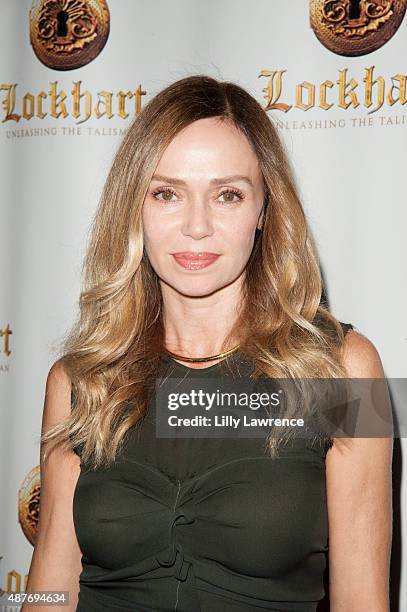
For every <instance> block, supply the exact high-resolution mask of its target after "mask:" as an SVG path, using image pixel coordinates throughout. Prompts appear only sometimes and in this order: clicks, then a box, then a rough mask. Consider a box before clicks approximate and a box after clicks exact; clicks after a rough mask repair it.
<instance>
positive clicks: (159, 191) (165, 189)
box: [152, 187, 245, 204]
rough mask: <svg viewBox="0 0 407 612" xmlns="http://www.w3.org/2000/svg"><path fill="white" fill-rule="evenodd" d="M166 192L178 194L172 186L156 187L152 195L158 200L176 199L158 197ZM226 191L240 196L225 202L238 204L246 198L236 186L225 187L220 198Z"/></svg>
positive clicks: (219, 195) (169, 201)
mask: <svg viewBox="0 0 407 612" xmlns="http://www.w3.org/2000/svg"><path fill="white" fill-rule="evenodd" d="M162 193H165V194H171V195H175V196H176V195H177V193H176V192H175V191H174V190H173V189H172V188H171V187H159V188H157V189H155V190H154V191H153V192H152V196H153V197H154V198H155V199H156V200H157V201H158V202H168V203H171V202H173V201H174V200H166V199H162V198H158V197H157V196H158V195H160V194H162ZM226 193H232V194H234V195H236V196H237V197H238V200H229V201H225V202H222V203H223V204H236V203H237V202H239V201H241V200H244V197H245V196H244V194H243V192H242V191H240V189H236V188H235V187H228V189H224V190H223V191H221V192H220V193H219V194H218V198H220V197H221V196H223V195H224V194H226Z"/></svg>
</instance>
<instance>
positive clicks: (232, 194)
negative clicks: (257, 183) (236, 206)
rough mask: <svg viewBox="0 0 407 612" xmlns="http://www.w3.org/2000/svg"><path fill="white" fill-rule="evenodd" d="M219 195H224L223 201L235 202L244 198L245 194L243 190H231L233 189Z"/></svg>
mask: <svg viewBox="0 0 407 612" xmlns="http://www.w3.org/2000/svg"><path fill="white" fill-rule="evenodd" d="M219 197H220V198H221V197H224V198H225V199H224V200H223V201H224V202H226V203H227V204H233V203H234V202H239V201H240V200H243V194H242V192H241V191H231V190H227V191H223V192H222V193H221V194H220V195H219ZM235 198H237V199H235Z"/></svg>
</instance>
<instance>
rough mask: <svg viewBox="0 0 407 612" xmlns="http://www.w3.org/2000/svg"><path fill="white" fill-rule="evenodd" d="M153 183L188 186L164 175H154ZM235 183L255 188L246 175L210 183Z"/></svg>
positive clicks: (224, 178)
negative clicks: (241, 182)
mask: <svg viewBox="0 0 407 612" xmlns="http://www.w3.org/2000/svg"><path fill="white" fill-rule="evenodd" d="M151 180H152V181H163V182H166V183H173V184H174V185H186V182H185V181H183V180H182V179H177V178H173V177H171V176H163V175H162V174H154V176H153V177H152V179H151ZM233 181H244V182H245V183H248V185H250V187H254V185H253V181H252V180H251V179H250V178H249V177H248V176H245V175H244V174H233V175H232V176H223V177H221V178H215V179H211V180H210V181H209V182H210V183H211V184H212V185H221V184H225V183H233Z"/></svg>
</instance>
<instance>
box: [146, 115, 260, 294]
mask: <svg viewBox="0 0 407 612" xmlns="http://www.w3.org/2000/svg"><path fill="white" fill-rule="evenodd" d="M263 200H264V184H263V176H262V173H261V170H260V167H259V163H258V160H257V157H256V155H255V153H254V151H253V149H252V147H251V146H250V144H249V141H248V140H247V138H246V137H245V136H244V135H243V134H242V133H241V132H240V131H239V130H237V129H236V128H235V127H234V126H232V125H231V124H230V123H228V122H220V121H219V119H217V118H209V119H200V120H198V121H195V122H194V123H192V124H191V125H189V126H188V127H187V128H185V129H184V130H183V131H182V132H180V133H179V134H178V135H177V136H176V137H175V138H174V139H173V140H172V142H171V143H170V144H169V146H168V147H167V149H166V150H165V152H164V154H163V156H162V158H161V160H160V162H159V164H158V166H157V168H156V170H155V173H154V176H153V179H152V181H151V183H150V186H149V189H148V192H147V195H146V198H145V201H144V204H143V210H142V219H143V230H144V246H145V251H146V253H147V255H148V258H149V260H150V263H151V265H152V267H153V269H154V270H155V272H156V273H157V275H158V277H159V278H160V281H161V282H163V283H166V284H167V285H169V286H170V287H172V288H173V289H175V290H176V291H178V292H179V293H181V294H183V295H187V296H191V297H193V296H204V295H209V294H211V293H213V292H215V291H217V290H219V289H222V288H223V287H226V286H227V285H230V284H231V283H239V282H241V280H242V278H243V274H244V269H245V266H246V264H247V261H248V259H249V257H250V254H251V251H252V248H253V243H254V238H255V230H256V227H260V226H261V222H262V207H263Z"/></svg>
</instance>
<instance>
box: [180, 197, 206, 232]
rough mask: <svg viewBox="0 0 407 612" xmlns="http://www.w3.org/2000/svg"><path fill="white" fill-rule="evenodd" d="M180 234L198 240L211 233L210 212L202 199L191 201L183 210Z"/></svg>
mask: <svg viewBox="0 0 407 612" xmlns="http://www.w3.org/2000/svg"><path fill="white" fill-rule="evenodd" d="M184 212H185V215H184V219H183V223H182V233H183V234H184V235H186V236H191V238H195V239H199V238H203V237H204V236H210V235H212V233H213V226H212V219H211V210H210V208H209V205H208V203H207V202H206V200H205V199H204V198H203V197H202V198H201V197H196V198H193V199H191V200H190V201H189V202H188V203H187V206H186V207H185V209H184Z"/></svg>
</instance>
